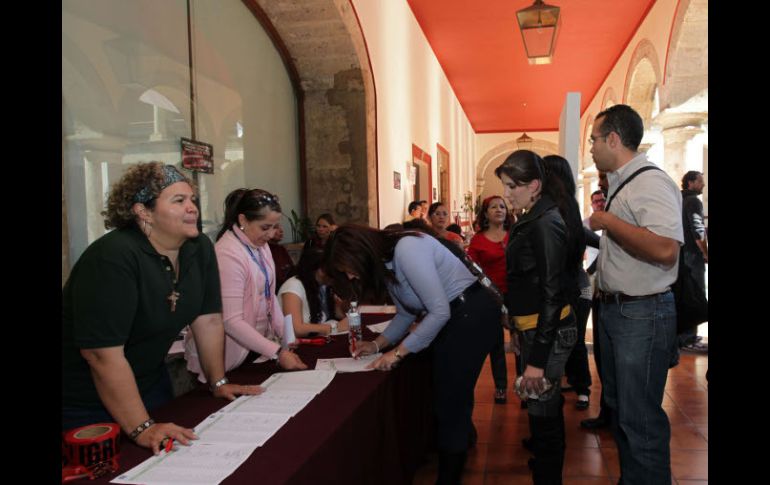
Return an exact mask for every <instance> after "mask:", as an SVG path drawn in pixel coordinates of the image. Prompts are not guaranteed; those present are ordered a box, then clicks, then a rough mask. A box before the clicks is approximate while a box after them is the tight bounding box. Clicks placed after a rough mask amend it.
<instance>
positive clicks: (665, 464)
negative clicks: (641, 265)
mask: <svg viewBox="0 0 770 485" xmlns="http://www.w3.org/2000/svg"><path fill="white" fill-rule="evenodd" d="M599 305H600V311H599V318H600V319H601V325H600V327H599V328H600V331H599V340H600V341H601V348H602V355H601V359H602V367H603V371H602V386H603V393H604V398H605V401H606V403H607V406H608V407H609V408H610V409H611V410H612V421H611V422H612V432H613V435H614V438H615V443H616V444H617V447H618V454H619V456H620V472H621V481H622V483H623V484H624V485H638V484H646V485H660V484H664V483H665V484H668V483H671V452H670V449H669V441H670V439H671V427H670V426H669V422H668V416H666V413H665V411H664V410H663V407H662V406H661V404H662V403H663V391H664V388H665V386H666V378H667V376H668V368H669V363H670V362H671V358H672V354H673V353H674V352H676V348H677V347H676V345H677V344H676V308H675V306H674V295H673V293H671V292H670V291H668V292H666V293H663V294H660V295H656V296H652V297H650V298H646V299H643V300H635V301H628V302H623V303H617V302H611V303H600V304H599Z"/></svg>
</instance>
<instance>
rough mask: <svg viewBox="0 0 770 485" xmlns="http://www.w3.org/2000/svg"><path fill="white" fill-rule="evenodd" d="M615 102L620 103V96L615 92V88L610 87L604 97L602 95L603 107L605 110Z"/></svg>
mask: <svg viewBox="0 0 770 485" xmlns="http://www.w3.org/2000/svg"><path fill="white" fill-rule="evenodd" d="M614 104H618V97H617V95H616V94H615V90H614V89H612V87H609V88H607V90H606V91H605V92H604V97H602V109H603V110H605V109H607V108H609V107H610V106H612V105H614Z"/></svg>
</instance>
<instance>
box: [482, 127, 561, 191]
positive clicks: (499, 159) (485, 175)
mask: <svg viewBox="0 0 770 485" xmlns="http://www.w3.org/2000/svg"><path fill="white" fill-rule="evenodd" d="M518 148H519V147H518V144H517V143H516V140H515V139H514V140H510V141H507V142H504V143H501V144H499V145H497V146H495V147H493V148H491V149H489V150H488V151H487V152H486V153H485V154H484V155H483V156H482V157H481V158H480V159H479V161H478V163H477V164H476V195H480V196H481V198H482V199H483V198H484V197H487V196H489V195H493V194H502V183H501V182H500V181H499V180H498V179H497V177H495V175H494V171H495V169H496V168H497V167H498V166H499V165H500V164H501V163H503V161H504V160H505V159H506V158H507V157H508V155H510V154H511V153H513V152H514V151H516V150H518ZM531 150H532V151H533V152H535V153H537V154H538V155H540V156H541V157H544V156H546V155H558V154H559V146H558V145H557V144H556V143H551V142H549V141H545V140H538V139H537V138H534V139H533V140H532V148H531Z"/></svg>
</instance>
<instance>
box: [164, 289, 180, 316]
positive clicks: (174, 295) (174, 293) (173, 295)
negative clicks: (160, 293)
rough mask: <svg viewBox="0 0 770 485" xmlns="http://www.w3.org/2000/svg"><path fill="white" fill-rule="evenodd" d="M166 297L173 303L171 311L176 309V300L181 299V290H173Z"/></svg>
mask: <svg viewBox="0 0 770 485" xmlns="http://www.w3.org/2000/svg"><path fill="white" fill-rule="evenodd" d="M166 299H167V300H168V301H169V302H170V303H171V312H172V313H173V312H175V311H176V301H177V300H178V299H179V292H178V291H174V290H171V293H170V294H169V295H168V297H166Z"/></svg>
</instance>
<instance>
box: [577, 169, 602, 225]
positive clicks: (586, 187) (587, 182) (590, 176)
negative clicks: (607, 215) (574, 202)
mask: <svg viewBox="0 0 770 485" xmlns="http://www.w3.org/2000/svg"><path fill="white" fill-rule="evenodd" d="M594 180H599V174H597V173H596V172H583V213H582V214H581V216H582V217H583V218H584V219H585V218H586V217H588V216H589V215H591V192H593V190H591V184H592V183H593V181H594Z"/></svg>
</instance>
